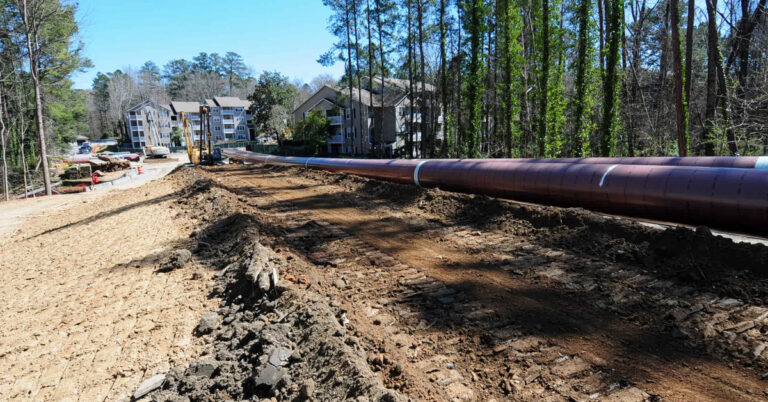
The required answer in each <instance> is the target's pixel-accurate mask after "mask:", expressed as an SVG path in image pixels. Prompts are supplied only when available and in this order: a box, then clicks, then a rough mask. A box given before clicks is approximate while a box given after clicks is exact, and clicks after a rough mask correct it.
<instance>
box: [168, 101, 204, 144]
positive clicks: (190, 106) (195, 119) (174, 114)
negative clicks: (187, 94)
mask: <svg viewBox="0 0 768 402" xmlns="http://www.w3.org/2000/svg"><path fill="white" fill-rule="evenodd" d="M170 108H171V121H172V122H173V126H174V127H178V128H179V130H181V132H184V122H182V121H181V112H184V117H185V118H186V119H188V120H189V132H190V134H191V135H192V138H193V139H198V138H200V130H201V128H200V104H199V103H198V102H183V101H172V102H171V105H170Z"/></svg>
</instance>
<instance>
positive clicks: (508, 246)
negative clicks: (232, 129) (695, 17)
mask: <svg viewBox="0 0 768 402" xmlns="http://www.w3.org/2000/svg"><path fill="white" fill-rule="evenodd" d="M196 152H197V153H196V154H195V152H192V151H190V154H189V156H192V157H193V159H200V160H203V161H213V158H212V157H208V156H207V154H212V152H210V151H208V149H207V148H205V147H203V149H202V150H198V151H196ZM201 153H202V154H203V155H202V156H203V158H200V156H201V155H200V154H201ZM220 153H221V154H222V159H223V160H225V161H228V162H229V163H228V164H217V165H210V164H209V165H206V164H202V165H194V164H187V165H183V164H180V163H179V162H176V163H174V162H163V163H161V164H159V165H158V166H163V167H164V168H163V169H160V170H161V171H159V172H158V173H157V174H155V176H153V177H152V180H148V181H146V182H142V183H137V184H136V185H137V186H133V187H132V188H130V189H120V188H116V189H113V190H111V191H102V192H99V191H91V192H87V193H84V194H69V195H58V196H54V197H41V198H38V199H36V200H19V201H13V202H11V203H9V204H4V205H3V210H2V212H1V213H0V226H2V227H3V229H4V230H3V231H2V232H0V233H2V238H0V245H2V247H1V248H0V270H2V272H3V273H4V278H5V280H4V281H3V282H2V284H1V285H0V286H1V287H2V291H0V295H2V296H1V297H2V303H3V305H4V306H6V308H5V311H6V313H5V314H3V316H2V318H0V320H2V322H1V324H2V328H4V330H3V331H2V335H0V345H2V349H0V373H2V377H0V398H1V399H6V400H81V401H94V400H130V399H134V400H138V399H145V400H157V401H187V400H193V401H219V400H269V399H270V398H271V400H358V401H363V400H371V401H373V400H376V401H401V400H402V401H405V400H435V401H437V400H483V401H491V400H496V401H501V400H547V401H571V400H573V401H589V400H600V401H655V400H669V401H681V400H686V401H688V400H718V401H726V400H728V401H732V400H765V399H766V398H768V393H766V389H767V388H766V386H765V384H766V381H768V352H766V351H765V349H766V346H768V334H766V332H768V308H767V307H766V306H765V304H766V302H768V292H766V289H768V286H766V285H767V282H766V275H765V272H764V271H765V266H766V261H768V247H766V239H765V237H763V236H764V235H765V231H764V228H765V227H766V223H768V222H766V221H767V220H768V197H766V192H767V191H768V173H765V172H766V171H765V170H762V169H761V166H762V165H761V163H762V162H763V159H762V158H745V157H733V158H656V159H627V158H623V159H620V160H601V159H589V158H588V159H583V160H372V159H368V160H353V159H333V158H295V157H280V156H274V155H266V154H257V153H253V152H248V151H244V150H235V149H231V150H229V149H224V150H221V151H220ZM195 155H197V158H195ZM184 156H187V155H182V156H180V157H181V158H183V157H184ZM211 156H212V155H211ZM521 173H525V174H521ZM705 189H706V190H705Z"/></svg>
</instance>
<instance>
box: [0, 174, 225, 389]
mask: <svg viewBox="0 0 768 402" xmlns="http://www.w3.org/2000/svg"><path fill="white" fill-rule="evenodd" d="M185 184H186V183H185V182H181V181H178V180H175V179H174V178H173V177H170V178H166V179H161V180H159V181H155V182H153V183H150V184H147V185H145V186H143V187H141V189H140V190H127V191H115V192H110V193H109V194H100V195H99V196H98V197H97V198H94V197H90V196H89V197H87V201H88V202H87V203H83V200H84V199H80V202H79V203H76V204H79V205H74V206H72V205H63V204H61V203H60V202H58V201H56V200H59V201H66V202H65V203H64V204H71V203H72V201H73V200H78V199H77V198H76V196H63V197H62V198H61V199H59V198H58V197H47V198H43V199H41V200H40V201H31V202H32V203H34V205H35V206H37V207H39V206H40V205H37V204H38V203H48V204H50V205H48V206H68V209H64V210H56V209H55V208H54V209H50V208H49V209H45V210H44V211H41V213H36V214H31V215H27V216H26V217H27V220H26V222H24V223H23V225H22V226H21V227H20V228H19V229H18V230H17V231H16V232H15V235H14V236H13V237H11V238H9V239H6V240H5V241H4V242H0V245H1V246H0V273H2V278H3V280H2V281H0V305H2V306H3V314H2V315H1V316H0V328H2V331H0V400H36V401H39V400H57V401H76V400H81V401H101V400H105V399H106V400H128V399H129V398H130V395H131V394H132V393H133V391H134V390H135V389H136V387H137V386H138V384H139V383H140V382H141V381H142V379H144V378H147V377H149V376H152V375H154V374H157V373H164V372H167V371H168V369H169V368H170V367H172V366H175V365H178V364H186V363H188V362H189V361H190V360H192V359H194V358H196V357H197V356H198V355H199V354H200V353H201V351H202V349H203V341H202V340H201V339H198V338H196V337H194V336H193V329H194V327H195V325H197V322H198V321H199V319H200V317H201V316H202V315H203V314H205V313H206V312H208V311H210V310H211V309H212V308H213V307H214V306H215V305H216V301H214V300H210V299H208V297H207V296H208V288H207V286H208V285H209V281H208V278H209V277H210V276H211V274H210V271H209V270H208V269H206V268H203V267H201V266H200V265H199V264H198V262H193V263H191V264H189V265H188V267H187V268H185V269H183V270H176V271H172V272H158V270H157V269H158V264H159V263H160V260H161V259H162V258H163V256H164V255H165V253H166V252H168V251H169V250H173V249H176V248H183V247H185V246H186V244H187V242H188V239H189V234H190V233H191V232H192V231H193V230H194V229H195V228H194V227H193V226H192V224H191V222H190V221H189V220H186V219H183V218H181V217H179V218H177V217H176V215H177V212H176V211H175V210H174V209H173V208H172V206H173V205H174V204H175V203H176V202H177V201H178V198H179V196H180V195H181V194H182V193H181V191H182V190H183V188H184V185H185ZM52 202H53V204H51V203H52ZM17 203H24V201H18V202H17ZM4 205H5V204H4ZM26 205H29V204H23V206H26ZM6 206H7V205H6ZM6 211H8V212H9V214H10V212H12V210H11V209H10V207H9V209H8V210H6ZM22 212H23V211H22Z"/></svg>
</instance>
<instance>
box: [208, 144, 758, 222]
mask: <svg viewBox="0 0 768 402" xmlns="http://www.w3.org/2000/svg"><path fill="white" fill-rule="evenodd" d="M222 153H223V154H224V155H225V156H227V157H230V158H233V159H240V160H244V161H250V162H256V163H263V164H270V165H288V166H303V167H305V168H310V167H311V168H318V169H324V170H329V171H332V172H339V173H347V174H355V175H359V176H364V177H370V178H375V179H380V180H387V181H392V182H397V183H405V184H416V185H418V186H422V187H438V188H441V189H443V190H449V191H457V192H463V193H470V194H484V195H488V196H495V197H501V198H507V199H512V200H517V201H525V202H533V203H539V204H548V205H557V206H562V207H581V208H587V209H591V210H595V211H601V212H606V213H613V214H619V215H624V216H632V217H639V218H650V219H660V220H666V221H673V222H679V223H687V224H694V225H707V226H711V227H717V228H727V229H735V230H737V231H740V232H750V233H758V234H766V233H768V230H767V229H766V228H768V172H765V171H764V170H761V169H754V168H752V169H746V168H724V167H693V166H670V165H632V164H630V165H622V164H597V163H593V164H590V163H553V162H518V161H515V162H511V161H508V160H507V161H504V160H492V159H486V160H479V161H477V160H439V159H437V160H412V159H410V160H407V159H401V160H383V159H336V158H306V157H281V156H274V155H264V154H257V153H253V152H247V151H239V150H232V149H224V150H222Z"/></svg>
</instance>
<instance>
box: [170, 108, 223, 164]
mask: <svg viewBox="0 0 768 402" xmlns="http://www.w3.org/2000/svg"><path fill="white" fill-rule="evenodd" d="M207 113H208V109H207V108H203V109H202V110H201V113H200V114H201V119H200V130H201V131H205V130H204V127H205V125H204V123H203V121H204V119H205V116H206V114H207ZM179 118H180V119H181V122H182V125H183V127H184V142H185V143H186V144H187V155H188V156H189V161H190V162H191V163H193V164H195V165H198V164H200V163H204V164H211V165H212V164H215V163H217V162H221V160H222V157H221V150H220V149H219V148H213V153H211V141H210V137H211V134H210V133H207V136H208V144H206V143H205V141H198V144H197V145H195V139H194V138H193V137H192V130H191V128H190V122H189V119H188V118H186V117H185V115H184V112H180V113H179ZM201 150H202V152H201Z"/></svg>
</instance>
